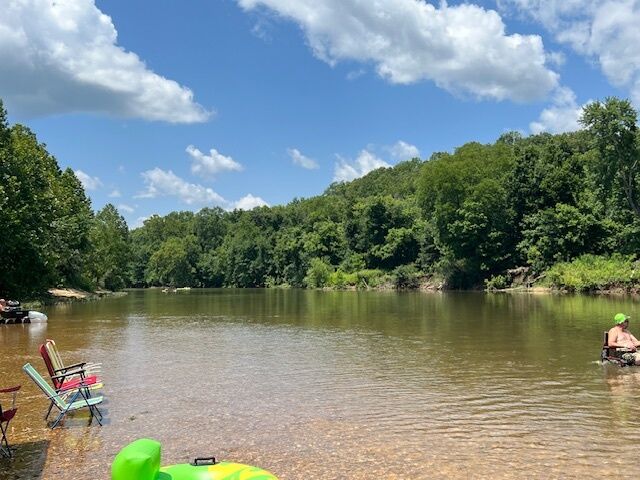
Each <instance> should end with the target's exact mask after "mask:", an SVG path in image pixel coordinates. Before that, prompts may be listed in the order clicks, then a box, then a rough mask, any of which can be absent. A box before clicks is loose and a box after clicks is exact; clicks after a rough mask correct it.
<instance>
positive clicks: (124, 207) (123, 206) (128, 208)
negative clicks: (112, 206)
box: [118, 203, 136, 213]
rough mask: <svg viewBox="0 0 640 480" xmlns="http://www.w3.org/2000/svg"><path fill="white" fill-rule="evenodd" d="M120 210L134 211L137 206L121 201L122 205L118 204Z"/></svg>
mask: <svg viewBox="0 0 640 480" xmlns="http://www.w3.org/2000/svg"><path fill="white" fill-rule="evenodd" d="M118 210H121V211H123V212H127V213H133V212H135V210H136V209H135V208H133V207H131V206H129V205H127V204H125V203H121V204H120V205H118Z"/></svg>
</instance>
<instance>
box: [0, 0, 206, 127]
mask: <svg viewBox="0 0 640 480" xmlns="http://www.w3.org/2000/svg"><path fill="white" fill-rule="evenodd" d="M1 10H2V14H1V15H0V92H2V97H3V99H4V101H5V103H6V104H7V107H8V109H9V110H10V111H11V112H12V113H15V114H16V115H23V116H37V115H46V114H54V113H65V112H99V113H104V114H109V115H115V116H122V117H136V118H143V119H146V120H161V121H167V122H174V123H192V122H203V121H205V120H207V118H208V117H209V112H207V111H205V109H204V108H203V107H202V106H200V105H198V104H197V103H195V102H194V100H193V93H192V92H191V90H189V89H188V88H186V87H183V86H181V85H179V84H178V83H176V82H175V81H173V80H169V79H166V78H164V77H162V76H160V75H158V74H156V73H154V72H152V71H151V70H149V69H148V68H147V67H146V65H145V64H144V62H143V61H142V60H141V59H140V58H139V57H138V56H137V55H136V54H135V53H133V52H127V51H126V50H125V49H124V48H122V47H121V46H119V45H118V43H117V35H118V33H117V31H116V29H115V27H114V25H113V22H112V21H111V18H110V17H109V16H107V15H105V14H104V13H102V12H101V11H100V10H99V9H98V8H97V7H96V5H95V3H94V0H56V1H55V2H53V1H51V0H11V1H8V2H7V1H4V2H2V7H1Z"/></svg>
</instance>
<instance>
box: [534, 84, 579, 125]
mask: <svg viewBox="0 0 640 480" xmlns="http://www.w3.org/2000/svg"><path fill="white" fill-rule="evenodd" d="M587 103H588V102H587ZM581 114H582V106H581V105H578V103H577V102H576V95H575V93H573V91H572V90H571V89H570V88H567V87H562V88H559V89H558V91H557V92H556V94H555V97H554V99H553V105H552V106H551V107H549V108H545V109H544V110H543V111H542V113H541V114H540V118H539V119H538V121H536V122H531V124H530V125H529V128H531V132H533V133H541V132H549V133H563V132H573V131H576V130H579V129H580V124H579V122H578V120H579V119H580V115H581Z"/></svg>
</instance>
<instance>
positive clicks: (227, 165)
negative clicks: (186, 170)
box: [186, 145, 242, 178]
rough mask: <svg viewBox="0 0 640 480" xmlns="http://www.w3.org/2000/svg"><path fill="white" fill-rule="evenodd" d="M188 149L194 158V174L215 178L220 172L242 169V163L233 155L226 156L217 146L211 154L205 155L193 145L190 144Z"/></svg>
mask: <svg viewBox="0 0 640 480" xmlns="http://www.w3.org/2000/svg"><path fill="white" fill-rule="evenodd" d="M186 151H187V153H188V154H189V155H190V156H191V158H192V159H193V162H192V163H191V173H193V174H194V175H199V176H201V177H204V178H213V177H214V176H215V175H216V174H218V173H220V172H224V171H234V170H235V171H238V172H239V171H241V170H242V165H240V164H239V163H238V162H236V161H235V160H234V159H233V158H231V157H225V156H224V155H222V154H221V153H220V152H218V151H217V150H216V149H215V148H212V149H211V150H209V155H205V154H204V153H202V152H201V151H200V150H198V149H197V148H196V147H194V146H193V145H189V146H188V147H187V150H186Z"/></svg>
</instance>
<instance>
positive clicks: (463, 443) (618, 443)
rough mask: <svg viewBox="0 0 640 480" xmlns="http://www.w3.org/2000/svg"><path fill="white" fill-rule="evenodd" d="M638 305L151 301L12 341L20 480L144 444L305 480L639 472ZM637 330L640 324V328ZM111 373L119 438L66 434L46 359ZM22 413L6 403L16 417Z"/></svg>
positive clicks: (0, 346) (226, 295) (79, 468)
mask: <svg viewBox="0 0 640 480" xmlns="http://www.w3.org/2000/svg"><path fill="white" fill-rule="evenodd" d="M618 311H623V312H626V313H629V314H630V315H631V316H632V322H631V326H630V328H631V330H632V332H634V333H635V334H636V336H640V335H639V334H640V308H639V304H638V303H637V301H636V300H635V299H634V298H631V297H619V298H607V297H586V296H583V297H579V296H558V295H529V294H519V295H505V294H484V293H421V292H411V293H397V292H320V291H298V290H228V289H225V290H190V291H187V292H178V293H174V294H164V293H162V292H161V291H160V290H147V291H132V292H130V293H129V294H128V295H127V296H126V297H122V298H113V299H106V300H100V301H95V302H88V303H75V304H67V305H59V306H56V307H51V308H49V309H47V310H46V313H47V314H48V315H49V323H48V324H46V325H7V326H0V386H7V385H11V384H15V383H21V384H22V385H23V389H22V391H21V392H20V395H19V397H18V403H19V411H18V415H17V416H16V418H15V419H14V421H13V423H12V428H11V431H10V434H9V436H10V440H11V441H12V442H13V443H14V444H15V445H16V446H17V447H18V450H17V454H16V458H15V459H14V460H11V461H8V460H0V478H2V479H4V478H6V479H12V480H13V479H59V480H66V479H78V478H81V479H90V478H101V479H102V478H104V479H106V478H109V467H110V463H111V461H112V459H113V457H114V456H115V454H116V453H117V452H118V450H119V449H120V448H121V447H122V446H124V445H125V444H127V443H128V442H130V441H132V440H134V439H137V438H141V437H150V438H155V439H157V440H159V441H161V442H162V444H163V464H165V465H166V464H172V463H184V462H188V461H190V460H192V459H193V458H194V457H196V456H209V455H215V456H216V458H219V459H224V460H233V461H238V462H242V463H249V464H255V465H258V466H260V467H262V468H265V469H268V470H270V471H272V472H273V473H274V474H276V475H278V477H279V478H280V479H281V480H286V479H323V480H325V479H376V478H380V479H427V478H460V477H465V478H488V477H491V478H515V477H523V476H524V477H526V478H572V477H576V478H577V477H599V478H616V477H631V476H634V475H638V474H640V462H639V461H638V460H637V453H638V447H639V446H640V417H639V414H640V404H639V400H638V393H639V392H640V367H638V368H628V369H619V368H604V367H602V366H600V365H599V364H598V363H597V362H596V360H597V359H598V355H599V351H600V342H601V338H602V332H603V330H605V329H608V328H609V327H610V326H611V325H610V324H611V321H610V319H612V318H613V315H614V314H615V313H617V312H618ZM635 319H638V323H636V322H635ZM46 338H53V339H55V340H56V343H57V344H58V347H59V349H60V352H61V355H62V357H63V358H64V359H65V360H66V361H67V363H73V362H75V361H81V360H87V361H94V362H101V363H102V378H103V381H104V383H105V387H104V389H103V392H104V395H105V398H106V399H107V400H106V404H105V406H104V407H103V411H104V413H105V417H106V421H105V425H104V426H103V427H99V426H98V425H97V424H96V423H95V422H94V424H93V425H88V422H87V419H88V417H87V416H86V415H84V414H76V415H74V416H72V417H69V418H68V419H67V421H66V422H65V423H64V425H63V427H61V428H57V429H56V430H54V431H51V430H49V429H47V427H46V424H45V422H44V420H43V418H42V417H43V415H44V413H45V411H46V408H47V401H46V398H45V397H44V396H43V395H42V394H41V393H40V391H39V390H37V388H36V387H35V385H34V384H33V383H32V382H31V381H30V380H29V379H28V377H26V375H24V374H23V373H22V370H21V367H22V365H23V364H24V363H26V362H31V363H32V364H33V365H34V366H35V367H36V368H37V369H38V370H39V371H40V372H41V373H42V374H43V375H44V374H45V372H46V369H45V367H44V363H43V362H42V359H41V358H40V356H39V354H38V346H39V345H40V344H41V343H42V342H44V340H45V339H46ZM3 405H4V403H3Z"/></svg>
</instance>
